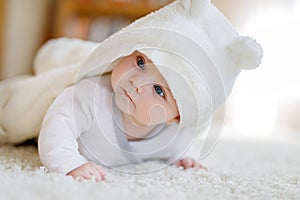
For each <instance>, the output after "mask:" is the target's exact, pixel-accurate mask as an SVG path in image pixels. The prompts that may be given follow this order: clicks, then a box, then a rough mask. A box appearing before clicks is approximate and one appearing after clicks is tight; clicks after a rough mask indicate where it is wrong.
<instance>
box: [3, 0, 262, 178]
mask: <svg viewBox="0 0 300 200" xmlns="http://www.w3.org/2000/svg"><path fill="white" fill-rule="evenodd" d="M261 58H262V49H261V47H260V45H259V44H258V43H256V41H255V40H254V39H252V38H250V37H247V36H240V35H239V34H238V33H237V32H236V30H235V29H234V28H233V27H232V25H231V24H230V22H229V21H228V20H227V19H226V18H225V17H224V15H222V13H220V12H219V11H218V10H217V9H216V8H215V7H214V6H213V5H212V4H211V3H210V1H209V0H177V1H174V2H173V3H171V4H170V5H168V6H166V7H164V8H162V9H160V10H158V11H156V12H155V13H152V14H149V15H147V16H145V17H143V18H141V19H139V20H137V21H136V22H134V23H132V24H130V25H129V26H127V27H125V28H124V29H122V30H121V31H119V32H118V33H116V34H114V35H112V36H111V37H109V38H108V39H106V40H105V41H103V42H102V43H99V44H95V43H91V42H86V41H78V40H74V39H73V40H72V39H68V40H67V39H59V40H53V41H51V42H50V44H49V45H45V46H44V47H42V49H41V50H40V52H39V53H38V55H37V58H36V62H35V64H36V65H38V66H37V67H36V69H37V70H36V74H37V75H36V76H34V77H29V78H28V77H27V78H26V77H25V78H22V79H14V80H11V81H7V82H4V83H2V84H0V91H1V95H3V96H2V98H1V99H0V105H1V106H0V111H1V115H0V142H11V143H17V142H21V141H24V140H25V139H29V138H32V137H37V136H38V134H39V154H40V158H41V161H42V163H43V164H44V165H45V166H46V167H47V168H48V169H49V170H51V171H55V172H59V173H63V174H67V175H70V176H73V177H74V178H78V179H91V178H92V177H94V178H96V180H102V179H104V170H103V167H112V168H115V169H121V168H119V166H122V165H125V164H130V163H140V162H143V161H146V160H150V159H161V160H164V161H166V163H167V164H170V163H176V164H177V165H178V166H182V167H184V168H191V167H192V168H196V169H198V168H201V167H202V166H201V164H200V163H199V162H198V159H197V154H199V153H200V152H196V153H195V152H193V149H192V148H190V146H192V143H193V141H194V139H195V137H196V135H197V134H198V133H203V132H206V133H207V134H206V135H208V136H209V133H210V132H209V131H207V130H209V125H210V123H211V119H212V117H213V116H214V113H215V111H216V110H217V108H218V107H219V106H220V105H222V104H223V103H224V102H225V100H226V99H227V97H228V96H229V94H230V92H231V90H232V87H233V85H234V82H235V79H236V77H237V75H238V74H239V73H240V72H241V71H242V70H244V69H254V68H256V67H257V66H258V65H259V64H260V60H261ZM45 91H46V92H45ZM53 99H54V101H53ZM16 105H17V106H16ZM50 105H51V106H50ZM16 124H18V126H16ZM198 156H199V155H198Z"/></svg>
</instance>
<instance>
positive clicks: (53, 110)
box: [39, 51, 202, 181]
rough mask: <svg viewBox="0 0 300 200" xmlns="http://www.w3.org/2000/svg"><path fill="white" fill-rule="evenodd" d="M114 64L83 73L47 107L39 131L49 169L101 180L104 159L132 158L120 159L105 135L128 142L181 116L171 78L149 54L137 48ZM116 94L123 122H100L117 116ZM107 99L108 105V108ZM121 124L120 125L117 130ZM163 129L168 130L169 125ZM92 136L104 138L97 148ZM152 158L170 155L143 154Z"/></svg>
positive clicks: (193, 163)
mask: <svg viewBox="0 0 300 200" xmlns="http://www.w3.org/2000/svg"><path fill="white" fill-rule="evenodd" d="M112 65H113V66H114V67H113V70H112V72H111V74H106V75H102V76H101V77H93V78H88V79H83V80H81V81H80V82H79V83H77V84H76V85H74V86H71V87H69V88H67V89H65V90H64V91H63V92H62V93H61V94H60V95H59V96H58V97H57V98H56V100H55V101H54V103H53V104H52V106H51V107H50V109H49V110H48V112H47V114H46V116H45V119H44V122H43V125H42V129H41V132H40V136H39V154H40V158H41V161H42V162H43V164H44V165H45V166H46V167H47V168H48V169H50V170H52V171H57V172H61V173H64V174H67V175H71V176H73V177H74V178H77V179H91V178H95V180H96V181H99V180H102V179H104V176H105V173H104V169H103V167H102V166H101V165H99V163H100V164H102V165H109V167H112V166H115V165H120V164H126V163H130V162H132V161H131V160H130V161H120V160H122V159H123V158H122V157H124V156H122V155H121V156H120V155H119V154H120V152H117V153H113V151H114V150H111V149H112V148H111V147H110V146H112V145H113V144H112V143H111V141H110V140H109V139H106V138H105V137H104V136H103V135H106V136H107V137H108V138H112V137H120V138H122V139H123V143H124V142H125V143H127V142H128V141H135V143H138V141H140V140H149V138H148V137H149V134H151V133H153V131H154V130H155V129H157V127H158V126H161V124H166V125H171V124H172V123H175V124H176V123H178V122H179V120H180V116H179V111H178V108H177V104H176V100H175V99H174V97H173V95H172V92H171V90H170V89H169V87H168V84H167V82H166V80H165V79H164V77H163V76H162V75H161V74H160V72H159V71H158V69H157V68H156V67H155V65H154V64H153V63H152V61H151V60H150V59H149V58H148V57H147V56H146V55H144V54H143V53H141V52H139V51H134V52H133V53H131V54H130V55H127V56H124V57H121V58H119V59H117V60H116V61H115V62H113V64H112ZM96 90H98V91H96ZM112 92H113V95H112ZM98 97H99V99H98ZM112 98H113V99H112ZM111 99H112V101H114V102H113V103H115V105H116V106H117V109H119V110H120V113H119V115H120V116H119V117H120V119H121V120H120V121H119V123H120V124H122V125H121V126H122V127H120V126H119V127H116V126H117V124H114V123H111V122H105V123H103V122H101V121H104V119H107V118H109V119H112V118H111V117H110V115H112V114H111V113H112V112H114V111H113V110H109V109H110V108H109V107H110V106H109V101H111ZM97 104H101V105H97ZM106 105H108V106H107V108H106V109H103V108H102V107H103V106H106ZM94 106H95V107H94ZM106 111H108V112H106ZM97 119H99V122H98V121H97ZM112 121H113V120H112ZM117 121H118V120H117ZM97 124H98V126H97ZM99 126H100V127H99ZM108 126H113V127H108ZM118 128H119V129H121V131H120V133H119V135H117V136H115V135H116V134H118V133H115V132H118ZM101 131H105V133H101ZM164 131H169V130H168V128H166V127H165V128H164ZM170 131H172V132H173V131H174V129H171V130H170ZM96 134H98V136H95V135H96ZM174 134H175V132H174ZM111 135H113V136H111ZM122 135H124V136H125V140H124V137H123V136H122ZM93 136H95V137H93ZM89 139H92V140H93V141H94V142H95V140H102V141H101V142H99V143H95V144H96V145H97V148H96V149H91V148H90V146H92V145H93V144H91V142H90V141H88V140H89ZM119 140H120V139H119ZM78 141H79V142H78ZM135 145H136V144H135ZM144 145H145V144H144ZM120 148H121V147H120ZM144 148H145V147H144ZM87 149H88V150H87ZM92 151H95V153H91V152H92ZM99 151H100V152H105V154H106V156H109V157H111V156H114V157H115V158H117V161H108V160H107V159H108V158H105V155H97V152H99ZM87 152H89V153H87ZM121 154H122V153H121ZM95 156H98V159H95ZM118 156H120V157H118ZM148 159H167V156H166V155H164V154H161V153H160V155H157V154H150V155H148V156H146V157H144V158H143V159H142V160H148ZM176 164H177V166H182V167H184V168H185V169H186V168H190V167H193V168H196V169H199V168H201V167H202V166H201V164H200V163H199V161H197V160H195V159H194V158H192V157H186V158H183V159H180V160H179V161H178V162H177V163H176Z"/></svg>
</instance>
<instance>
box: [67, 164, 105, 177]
mask: <svg viewBox="0 0 300 200" xmlns="http://www.w3.org/2000/svg"><path fill="white" fill-rule="evenodd" d="M67 175H68V176H72V177H73V178H74V179H76V180H79V181H82V180H84V179H87V180H91V179H93V178H94V179H95V181H97V182H99V181H101V180H104V179H105V172H104V170H103V168H102V167H100V166H99V165H97V164H95V163H91V162H89V163H86V164H83V165H81V166H79V167H77V168H76V169H73V170H72V171H70V172H69V173H68V174H67Z"/></svg>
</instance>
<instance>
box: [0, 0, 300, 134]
mask: <svg viewBox="0 0 300 200" xmlns="http://www.w3.org/2000/svg"><path fill="white" fill-rule="evenodd" d="M171 1H172V0H0V80H3V79H7V78H10V77H15V76H18V75H23V74H31V73H32V61H33V58H34V55H35V53H36V52H37V50H38V48H39V47H40V46H41V45H42V44H43V43H44V42H45V41H47V40H48V39H50V38H55V37H62V36H67V37H77V38H81V39H86V40H92V41H97V42H101V41H102V40H104V39H105V38H106V37H108V36H109V35H111V34H112V33H114V32H116V31H117V30H119V29H121V28H122V27H123V26H126V25H127V24H129V23H130V22H132V21H134V20H135V19H137V18H139V17H141V16H143V15H145V14H147V13H149V12H151V11H153V10H156V9H158V8H159V7H162V6H164V5H166V4H168V3H170V2H171ZM212 3H213V4H214V5H215V6H216V7H217V8H219V10H221V11H222V12H223V13H224V15H225V16H226V17H227V18H228V19H229V21H231V23H232V24H233V25H234V26H235V27H236V29H237V30H238V31H239V32H240V34H242V35H250V36H252V37H253V38H255V39H256V40H257V41H258V42H259V43H260V44H261V45H262V46H263V50H264V58H263V60H262V64H261V66H260V67H259V68H258V69H256V70H252V71H249V72H244V73H243V72H242V73H241V75H240V76H239V77H238V79H237V82H236V84H235V87H234V89H233V92H232V94H231V96H230V98H229V99H228V101H227V103H226V105H225V110H226V112H225V123H224V129H223V131H224V133H223V135H224V137H232V138H235V137H237V135H238V136H244V137H246V138H252V139H269V138H292V139H294V138H300V77H299V76H300V69H299V68H300V55H298V54H299V47H300V39H299V37H300V0H212ZM0 95H1V94H0ZM0 98H1V96H0Z"/></svg>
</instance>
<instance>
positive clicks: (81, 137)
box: [38, 75, 193, 174]
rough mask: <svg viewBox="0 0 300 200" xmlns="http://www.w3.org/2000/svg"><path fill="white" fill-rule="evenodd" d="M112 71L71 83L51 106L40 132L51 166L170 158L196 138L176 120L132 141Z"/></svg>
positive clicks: (55, 168) (45, 159) (114, 164)
mask: <svg viewBox="0 0 300 200" xmlns="http://www.w3.org/2000/svg"><path fill="white" fill-rule="evenodd" d="M120 115H121V114H120V110H119V109H118V108H117V107H116V106H115V104H114V100H113V92H112V88H111V84H110V75H104V76H101V78H99V77H92V78H87V79H83V80H81V81H80V82H78V83H77V84H76V85H73V86H70V87H68V88H66V89H65V90H64V91H63V92H62V93H61V94H60V95H59V96H58V97H57V98H56V99H55V101H54V102H53V104H52V105H51V107H50V108H49V110H48V111H47V113H46V115H45V118H44V121H43V124H42V128H41V132H40V136H39V144H38V146H39V155H40V159H41V161H42V163H43V164H44V165H45V166H46V168H48V169H49V170H50V171H54V172H59V173H63V174H67V173H68V172H70V171H71V170H73V169H75V168H77V167H79V166H80V165H82V164H84V163H87V162H89V161H91V162H95V163H97V164H100V165H104V166H108V167H117V166H121V165H124V164H129V163H137V162H141V161H143V160H149V159H163V160H166V161H169V162H170V163H171V162H173V161H175V160H176V159H178V158H179V157H181V156H182V155H183V153H185V155H187V156H193V155H192V154H191V151H188V152H189V154H187V152H185V151H186V149H187V147H188V146H189V145H190V143H191V142H192V140H193V137H189V136H188V135H187V134H183V133H182V132H180V131H178V130H179V129H178V126H177V124H172V125H169V126H167V125H158V126H157V127H156V128H155V129H154V130H153V131H152V132H151V133H150V136H149V137H147V138H145V139H143V140H139V141H128V140H127V138H126V136H125V134H124V133H123V132H122V127H123V125H122V120H120V119H121V118H120Z"/></svg>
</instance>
